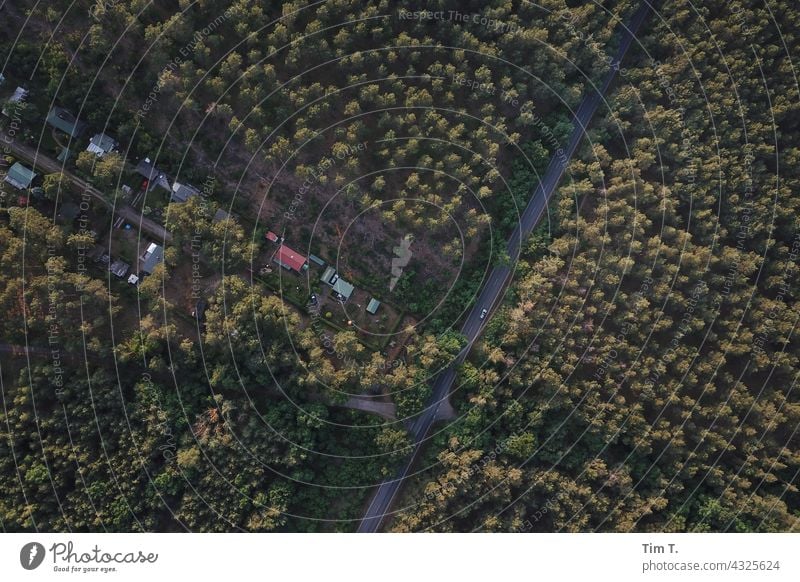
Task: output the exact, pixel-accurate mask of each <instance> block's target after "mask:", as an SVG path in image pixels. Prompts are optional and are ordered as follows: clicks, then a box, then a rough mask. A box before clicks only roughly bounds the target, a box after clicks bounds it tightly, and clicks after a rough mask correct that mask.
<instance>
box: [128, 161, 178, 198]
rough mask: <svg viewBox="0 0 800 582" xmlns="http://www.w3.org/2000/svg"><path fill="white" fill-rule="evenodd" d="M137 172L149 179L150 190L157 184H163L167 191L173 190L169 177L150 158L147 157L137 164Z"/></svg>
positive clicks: (148, 187) (148, 188) (148, 189)
mask: <svg viewBox="0 0 800 582" xmlns="http://www.w3.org/2000/svg"><path fill="white" fill-rule="evenodd" d="M136 173H137V174H139V175H140V176H144V177H145V178H146V179H147V191H148V192H150V191H151V190H153V188H155V187H156V186H161V187H162V188H164V190H166V191H167V192H172V187H171V186H170V185H169V178H168V177H167V175H166V174H165V173H164V172H162V171H161V170H159V169H158V168H156V167H155V166H154V165H153V163H152V162H151V161H150V158H145V159H143V160H142V161H140V162H139V163H138V164H137V165H136Z"/></svg>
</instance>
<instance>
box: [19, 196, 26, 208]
mask: <svg viewBox="0 0 800 582" xmlns="http://www.w3.org/2000/svg"><path fill="white" fill-rule="evenodd" d="M27 205H28V197H27V196H20V197H19V198H17V206H27Z"/></svg>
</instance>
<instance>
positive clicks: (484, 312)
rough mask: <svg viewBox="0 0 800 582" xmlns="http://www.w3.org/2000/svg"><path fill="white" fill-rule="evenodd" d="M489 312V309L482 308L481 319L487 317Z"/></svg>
mask: <svg viewBox="0 0 800 582" xmlns="http://www.w3.org/2000/svg"><path fill="white" fill-rule="evenodd" d="M487 313H489V310H488V309H482V310H481V319H485V318H486V314H487Z"/></svg>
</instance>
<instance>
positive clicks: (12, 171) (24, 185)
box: [3, 162, 37, 190]
mask: <svg viewBox="0 0 800 582" xmlns="http://www.w3.org/2000/svg"><path fill="white" fill-rule="evenodd" d="M36 176H37V174H36V173H35V172H34V171H33V170H29V169H28V168H26V167H25V166H23V165H22V164H20V163H19V162H16V163H15V164H14V165H13V166H11V167H10V168H9V169H8V174H6V177H5V179H4V180H3V181H4V182H7V183H9V184H11V185H12V186H14V188H16V189H17V190H27V189H28V188H30V187H31V183H32V182H33V181H34V179H35V178H36Z"/></svg>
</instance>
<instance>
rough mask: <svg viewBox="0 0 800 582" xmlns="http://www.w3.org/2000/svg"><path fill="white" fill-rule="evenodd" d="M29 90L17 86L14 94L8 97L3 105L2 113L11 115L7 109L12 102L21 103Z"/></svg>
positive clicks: (7, 115)
mask: <svg viewBox="0 0 800 582" xmlns="http://www.w3.org/2000/svg"><path fill="white" fill-rule="evenodd" d="M28 93H29V91H28V90H27V89H25V88H23V87H17V88H16V90H15V91H14V94H13V95H12V96H11V97H9V98H8V100H7V101H6V104H5V105H4V106H3V115H5V116H6V117H11V113H10V111H9V109H10V108H11V106H12V104H14V103H23V102H24V101H25V99H27V98H28Z"/></svg>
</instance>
